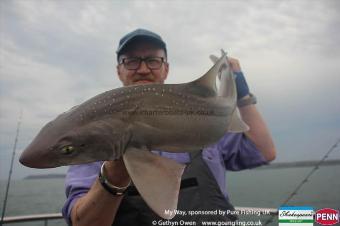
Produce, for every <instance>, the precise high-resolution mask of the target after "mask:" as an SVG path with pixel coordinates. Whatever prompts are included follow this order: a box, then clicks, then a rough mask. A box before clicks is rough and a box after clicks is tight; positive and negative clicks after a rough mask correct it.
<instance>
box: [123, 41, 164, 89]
mask: <svg viewBox="0 0 340 226" xmlns="http://www.w3.org/2000/svg"><path fill="white" fill-rule="evenodd" d="M130 57H142V58H147V57H163V58H164V59H165V60H166V57H165V52H164V50H163V49H160V48H159V47H158V46H156V45H155V44H153V43H150V42H138V43H136V44H133V46H132V47H130V48H129V49H128V50H127V51H126V52H125V53H124V54H122V55H121V56H120V57H119V62H120V61H121V59H124V58H130ZM168 72H169V64H168V63H167V62H163V63H162V66H161V67H160V68H159V69H150V68H148V66H147V65H146V62H145V61H142V62H141V64H140V66H139V67H138V68H137V69H135V70H128V69H126V68H125V66H124V64H118V66H117V73H118V76H119V79H120V81H122V83H123V85H124V86H130V85H135V84H143V83H164V81H165V79H166V78H167V76H168Z"/></svg>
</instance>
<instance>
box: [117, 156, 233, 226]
mask: <svg viewBox="0 0 340 226" xmlns="http://www.w3.org/2000/svg"><path fill="white" fill-rule="evenodd" d="M178 210H179V211H184V212H185V213H186V215H184V216H182V215H180V214H177V215H176V216H175V217H174V218H173V219H171V220H169V221H170V222H174V223H173V224H171V223H169V224H167V222H166V221H168V220H165V219H162V218H160V217H159V216H157V215H156V214H155V213H154V212H153V211H152V210H151V209H150V208H149V207H148V206H147V205H146V203H145V202H144V200H143V199H142V198H141V196H140V195H139V193H138V191H137V190H136V188H135V187H133V186H132V187H130V188H129V190H128V192H127V194H125V196H124V198H123V200H122V202H121V205H120V207H119V209H118V212H117V215H116V217H115V220H114V223H113V224H112V225H113V226H129V225H134V226H135V225H136V226H153V225H162V223H164V224H163V225H181V224H180V222H181V221H182V223H183V221H184V222H195V223H196V225H201V222H202V221H216V222H217V221H224V222H226V221H235V220H237V216H235V215H230V214H229V215H225V216H222V215H221V214H219V210H222V211H227V210H234V207H233V206H232V205H231V204H230V203H229V201H228V200H227V199H226V198H225V197H224V195H223V194H222V192H221V190H220V188H219V186H218V184H217V182H216V180H215V177H214V176H213V175H212V173H211V171H210V169H209V167H208V166H207V164H206V163H205V162H204V160H203V159H202V152H201V151H199V152H197V153H195V154H192V155H191V162H190V163H189V164H188V166H187V167H186V169H185V171H184V174H183V176H182V182H181V189H180V192H179V199H178ZM200 211H201V212H202V211H204V213H203V214H200ZM208 211H210V213H211V214H207V213H208ZM216 212H217V214H215V213H216ZM190 213H191V214H190ZM176 222H178V223H177V224H176Z"/></svg>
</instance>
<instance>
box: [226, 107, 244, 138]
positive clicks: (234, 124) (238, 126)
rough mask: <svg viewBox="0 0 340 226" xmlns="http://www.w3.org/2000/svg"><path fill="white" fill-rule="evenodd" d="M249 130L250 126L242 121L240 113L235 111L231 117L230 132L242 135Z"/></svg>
mask: <svg viewBox="0 0 340 226" xmlns="http://www.w3.org/2000/svg"><path fill="white" fill-rule="evenodd" d="M248 130H249V126H248V125H247V124H246V123H245V122H244V121H243V120H242V119H241V117H240V113H239V111H238V110H237V108H236V109H235V111H234V113H233V114H232V116H231V122H230V126H229V128H228V132H234V133H242V132H245V131H248Z"/></svg>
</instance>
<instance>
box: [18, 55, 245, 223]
mask: <svg viewBox="0 0 340 226" xmlns="http://www.w3.org/2000/svg"><path fill="white" fill-rule="evenodd" d="M217 77H220V79H221V81H220V88H219V89H217V87H216V78H217ZM236 95H237V94H236V86H235V81H234V76H233V74H232V72H231V70H230V66H229V65H228V64H227V58H226V54H225V53H224V54H222V57H221V58H220V59H218V60H217V61H216V62H215V64H214V66H213V67H212V68H211V69H210V70H209V71H208V72H207V73H206V74H204V75H203V76H202V77H200V78H198V79H196V80H194V81H192V82H189V83H183V84H143V85H135V86H128V87H122V88H118V89H113V90H110V91H107V92H104V93H102V94H99V95H97V96H95V97H93V98H91V99H89V100H88V101H86V102H84V103H83V104H80V105H78V106H75V107H73V108H71V109H70V110H69V111H67V112H64V113H62V114H61V115H59V116H58V117H57V118H56V119H54V120H52V121H51V122H49V123H47V124H46V125H45V126H44V127H43V128H42V129H41V130H40V132H39V133H38V135H37V136H36V137H35V138H34V140H33V141H32V142H31V144H30V145H29V146H28V147H27V148H26V149H25V150H24V152H23V153H22V154H21V156H20V159H19V161H20V162H21V163H22V164H23V165H25V166H27V167H32V168H53V167H58V166H64V165H73V164H83V163H89V162H95V161H104V160H116V159H120V158H121V157H123V161H124V163H125V166H126V169H127V171H128V173H129V175H130V177H131V179H132V181H133V182H134V185H135V186H136V188H137V190H138V191H139V193H140V194H141V196H142V197H143V199H144V200H145V202H146V203H147V204H148V206H149V207H150V208H151V209H152V210H153V211H154V212H155V213H156V214H158V215H159V216H160V217H162V218H164V219H172V218H173V217H174V214H171V215H167V214H166V211H165V210H168V211H169V212H171V213H174V212H175V210H176V209H177V202H178V194H179V189H180V183H181V176H182V174H183V172H184V170H185V165H183V164H179V163H177V162H176V161H174V160H171V159H167V158H163V157H161V156H159V155H155V154H152V152H150V150H155V149H158V150H164V151H168V152H190V151H197V150H199V149H203V148H204V147H207V146H209V145H210V144H213V143H216V142H217V141H218V140H219V139H220V138H221V137H222V136H223V135H224V134H225V133H226V132H228V131H236V132H242V131H245V130H246V129H247V126H246V125H245V123H244V122H243V121H242V120H241V119H240V118H239V116H238V114H237V107H236V101H237V100H236Z"/></svg>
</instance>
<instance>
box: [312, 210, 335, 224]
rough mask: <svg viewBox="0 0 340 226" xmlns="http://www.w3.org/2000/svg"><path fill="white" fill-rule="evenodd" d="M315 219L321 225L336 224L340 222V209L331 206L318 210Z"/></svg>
mask: <svg viewBox="0 0 340 226" xmlns="http://www.w3.org/2000/svg"><path fill="white" fill-rule="evenodd" d="M315 221H316V223H319V224H321V225H334V224H336V223H339V211H338V210H334V209H330V208H324V209H321V210H318V211H316V213H315Z"/></svg>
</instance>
